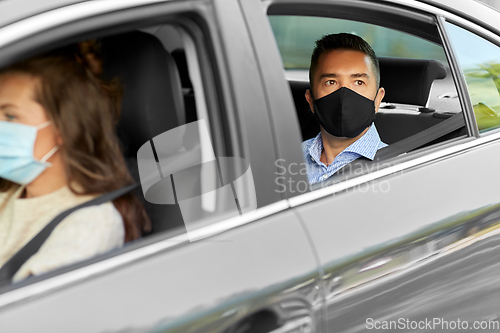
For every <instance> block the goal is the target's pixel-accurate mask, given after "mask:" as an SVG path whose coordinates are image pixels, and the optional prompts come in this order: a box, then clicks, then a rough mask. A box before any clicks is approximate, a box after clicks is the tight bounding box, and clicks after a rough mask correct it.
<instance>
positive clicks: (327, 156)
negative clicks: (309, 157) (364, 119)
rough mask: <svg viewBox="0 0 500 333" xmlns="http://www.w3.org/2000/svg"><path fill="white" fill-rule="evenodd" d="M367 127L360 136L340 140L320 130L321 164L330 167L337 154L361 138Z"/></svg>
mask: <svg viewBox="0 0 500 333" xmlns="http://www.w3.org/2000/svg"><path fill="white" fill-rule="evenodd" d="M369 128H370V127H367V128H366V129H365V130H364V131H363V132H361V134H359V135H358V136H356V137H354V138H340V137H336V136H333V135H331V134H330V133H328V132H327V131H325V130H324V129H323V128H321V139H322V141H323V151H322V152H321V162H322V163H324V164H325V165H330V164H332V163H333V160H335V157H337V155H338V154H340V153H341V152H342V151H344V149H346V148H347V147H349V146H350V145H352V144H353V143H354V142H356V140H358V139H359V138H361V137H362V136H363V135H364V134H365V133H366V132H367V131H368V129H369Z"/></svg>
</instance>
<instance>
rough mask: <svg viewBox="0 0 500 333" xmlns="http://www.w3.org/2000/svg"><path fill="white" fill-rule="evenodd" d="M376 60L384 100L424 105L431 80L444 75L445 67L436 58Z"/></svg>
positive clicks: (384, 58)
mask: <svg viewBox="0 0 500 333" xmlns="http://www.w3.org/2000/svg"><path fill="white" fill-rule="evenodd" d="M378 61H379V64H380V86H381V87H383V88H384V89H385V97H384V102H391V103H401V104H412V105H420V106H425V105H426V103H427V99H428V98H429V92H430V90H431V86H432V82H434V80H437V79H444V78H445V77H446V69H445V68H444V66H443V64H441V63H440V62H439V61H436V60H424V59H402V58H389V57H379V58H378Z"/></svg>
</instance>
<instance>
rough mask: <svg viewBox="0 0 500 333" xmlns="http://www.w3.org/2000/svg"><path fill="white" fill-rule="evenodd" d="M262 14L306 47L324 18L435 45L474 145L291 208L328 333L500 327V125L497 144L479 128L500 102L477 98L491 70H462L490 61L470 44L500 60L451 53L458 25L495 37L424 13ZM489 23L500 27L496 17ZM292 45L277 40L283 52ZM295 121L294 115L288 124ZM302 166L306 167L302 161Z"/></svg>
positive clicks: (344, 7) (424, 155) (287, 10)
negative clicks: (317, 282) (302, 229)
mask: <svg viewBox="0 0 500 333" xmlns="http://www.w3.org/2000/svg"><path fill="white" fill-rule="evenodd" d="M467 6H468V5H467ZM472 6H474V5H472ZM463 7H464V8H466V5H465V4H464V6H463ZM264 8H265V10H266V11H267V13H268V15H277V16H281V17H283V16H284V15H290V16H292V17H294V16H295V17H296V18H297V19H296V20H295V21H293V24H290V26H293V27H294V28H295V27H298V28H297V35H299V34H300V35H299V36H305V35H307V33H306V31H307V29H308V27H310V29H311V30H312V29H313V28H316V27H318V26H319V25H320V23H318V22H317V21H319V19H318V18H337V19H341V20H345V24H349V22H352V21H356V22H365V23H368V24H374V25H376V26H385V27H389V28H391V29H394V30H398V31H401V32H409V33H411V34H413V35H415V36H419V37H421V38H423V39H427V40H432V41H433V43H435V44H437V45H441V47H442V50H443V52H445V54H446V59H447V60H446V59H445V60H444V61H448V65H447V66H449V70H450V72H449V75H450V76H451V78H452V79H453V81H452V82H453V85H454V87H455V89H456V93H457V94H458V97H457V102H459V103H457V104H455V106H454V107H457V106H458V108H459V109H458V110H457V111H462V112H464V121H465V124H466V128H467V134H466V135H464V136H459V137H456V138H454V139H446V140H443V141H442V142H441V143H439V144H437V145H430V146H428V147H427V148H422V149H418V150H415V151H414V152H410V153H407V154H404V155H402V156H399V157H397V158H394V159H391V160H388V161H386V162H385V163H379V164H372V165H371V167H368V169H365V170H364V171H363V172H360V173H357V174H349V173H347V175H346V177H344V178H343V181H341V182H337V183H336V184H334V185H331V183H327V182H325V184H323V185H320V186H316V187H313V191H308V189H304V190H303V191H302V194H300V195H297V196H295V197H293V198H291V199H290V200H289V202H290V205H291V206H292V207H294V208H295V210H296V211H297V213H298V214H299V216H300V218H301V220H302V221H303V222H304V224H305V225H306V227H307V230H308V232H309V233H310V236H311V239H312V241H313V243H314V245H315V249H316V251H317V255H318V257H319V261H320V263H321V265H322V269H323V283H324V288H325V297H326V304H325V307H326V314H325V316H326V317H325V318H326V320H327V327H326V331H328V332H358V331H364V330H366V329H381V330H390V329H395V330H419V331H424V330H429V331H430V330H432V329H444V330H453V329H469V330H472V329H479V328H485V327H488V328H489V329H492V328H494V327H498V326H495V325H498V324H499V323H498V316H499V313H498V310H496V309H497V308H498V307H499V303H498V298H496V297H495V295H496V294H497V293H498V291H499V289H498V285H499V284H498V276H499V274H498V273H499V266H498V264H497V262H496V260H495V259H494V258H495V257H496V255H497V251H498V250H497V248H498V242H499V238H498V236H496V234H497V223H498V219H497V218H496V216H497V215H498V208H499V207H500V206H499V204H500V196H499V194H498V191H497V186H498V184H497V181H496V179H492V178H490V177H489V176H488V175H491V170H492V169H496V168H498V167H499V160H498V158H497V153H496V151H498V149H499V141H498V136H497V133H498V132H496V126H497V125H496V123H495V121H494V120H493V121H492V122H490V123H487V125H486V126H487V128H488V129H489V130H490V131H489V132H488V133H491V132H493V133H492V134H490V135H486V134H481V135H479V134H478V129H477V124H479V123H480V121H479V120H478V119H477V115H478V112H479V111H478V110H477V109H478V107H477V105H478V104H479V103H480V102H481V103H483V104H486V102H485V101H486V100H488V98H489V99H497V98H498V91H497V89H496V86H495V82H496V81H495V80H496V78H494V80H490V81H488V82H485V83H481V81H480V82H479V83H476V86H475V87H474V88H475V89H476V90H475V92H473V91H472V89H471V84H474V83H472V82H473V80H474V78H479V80H481V79H482V80H483V81H486V80H487V79H488V73H490V72H491V71H488V70H485V69H484V68H483V71H482V72H479V73H476V77H474V78H473V76H472V75H471V73H472V70H473V69H469V72H467V71H466V70H465V69H464V68H462V69H460V64H461V63H462V61H465V60H463V59H465V58H466V57H468V60H467V61H469V63H470V61H471V55H470V54H474V52H481V51H480V50H481V49H478V48H477V47H478V46H476V47H474V48H472V47H471V45H482V47H483V49H484V50H489V52H491V50H492V49H494V50H495V52H498V51H497V48H498V47H497V46H496V45H495V46H492V45H489V46H488V45H485V44H486V42H477V44H471V43H463V38H462V39H461V41H462V43H461V44H460V46H462V47H463V50H462V52H464V50H465V49H468V50H469V55H467V54H463V53H462V59H461V54H460V51H459V50H458V49H454V48H453V46H454V45H455V46H456V44H457V43H458V42H457V41H456V40H455V39H460V33H462V32H460V31H459V32H457V29H462V28H460V27H459V28H456V27H453V26H452V25H453V24H455V25H456V24H459V25H460V26H461V27H464V25H466V27H467V28H466V29H473V31H475V32H473V33H476V34H480V36H482V38H486V39H488V43H490V44H491V43H492V42H493V43H494V44H497V43H498V42H497V41H498V36H496V35H493V34H491V33H488V32H486V31H485V29H483V28H480V27H478V26H476V25H473V24H472V25H470V23H466V20H465V19H463V18H461V17H459V16H457V15H454V14H451V13H449V12H447V11H445V10H442V9H439V8H435V7H432V6H429V5H425V4H422V3H416V2H415V3H413V2H412V3H411V4H410V3H409V2H404V1H391V2H385V3H380V2H366V1H336V2H326V1H324V2H323V1H315V2H307V3H306V2H301V1H296V2H293V3H289V2H286V1H283V2H282V1H269V2H266V3H265V4H264ZM476 10H477V9H476ZM456 12H457V11H456ZM488 15H491V16H495V17H497V20H498V13H493V11H492V12H491V13H489V14H488ZM299 16H300V17H306V19H309V20H310V21H308V22H309V26H305V25H300V22H301V21H300V20H299V18H298V17H299ZM464 16H465V14H464ZM491 16H490V19H491ZM306 19H304V21H305V20H306ZM314 20H316V23H314V22H315V21H314ZM324 20H326V19H324ZM451 22H453V23H451ZM271 23H273V22H271ZM417 27H418V28H417ZM339 29H340V28H339ZM345 29H352V25H347V28H345ZM475 29H477V30H475ZM417 30H418V31H417ZM341 31H342V30H340V31H339V32H341ZM351 31H352V30H347V31H345V32H351ZM332 32H333V31H332ZM355 32H357V33H359V32H358V31H355ZM326 33H328V32H326ZM465 33H467V32H465ZM462 34H463V33H462ZM388 35H389V34H388ZM432 35H434V37H432ZM283 36H284V35H283ZM283 36H282V35H276V36H275V37H276V38H277V44H278V46H280V47H282V46H283V44H282V43H285V42H284V40H283V39H280V37H283ZM286 36H287V37H288V38H294V37H292V36H291V35H286ZM319 37H321V36H318V38H319ZM297 38H298V37H297ZM365 38H366V37H365ZM479 38H480V37H474V38H473V39H479ZM313 41H314V40H310V41H309V42H308V43H309V45H313ZM286 42H288V41H286ZM304 43H305V42H304ZM311 48H312V46H311ZM282 55H283V52H282ZM294 55H295V56H296V57H298V56H297V53H295V54H292V55H290V57H292V56H294ZM410 57H411V55H410ZM290 59H291V58H290ZM494 59H496V58H494ZM283 62H284V63H285V67H286V64H287V63H286V62H285V61H283ZM445 66H446V65H445ZM477 66H478V65H477V64H476V72H478V71H479V68H478V67H477ZM495 66H496V65H495ZM462 70H464V72H462ZM464 73H465V78H466V79H468V81H467V85H466V83H465V80H464ZM467 74H469V76H468V75H467ZM490 74H491V73H490ZM287 75H290V76H291V74H290V73H287ZM381 75H382V76H383V75H384V74H383V72H382V73H381ZM495 75H496V74H495ZM476 81H477V79H476ZM481 84H483V85H488V88H489V89H490V90H489V91H493V95H492V96H489V97H488V96H487V98H486V99H485V98H483V99H481V100H478V99H476V100H475V96H477V94H478V89H479V87H478V86H479V85H481ZM292 88H293V87H292ZM402 88H403V87H402ZM474 88H473V89H474ZM483 93H484V94H486V93H485V92H484V91H483ZM443 96H444V95H443ZM447 96H451V94H450V95H447ZM482 97H484V96H482ZM444 98H449V97H444ZM471 99H472V103H473V104H475V105H476V106H475V109H476V112H475V113H474V108H473V106H472V104H471ZM296 105H297V102H296ZM496 105H498V104H496V103H495V104H490V106H489V108H490V109H491V108H492V109H493V111H491V110H487V113H486V114H487V115H488V114H490V115H491V116H492V117H496V111H494V109H495V108H494V106H496ZM296 112H297V113H298V112H299V111H298V110H297V111H296ZM379 112H380V111H379ZM436 112H437V111H436ZM488 112H489V113H488ZM284 113H285V111H282V113H281V116H283V115H284ZM276 114H277V113H276ZM294 116H295V115H294V114H293V110H292V112H289V113H288V117H294ZM276 117H278V116H277V115H276ZM299 117H300V116H299ZM276 123H279V121H277V122H276ZM484 124H485V123H482V124H480V128H481V126H483V125H484ZM484 131H486V130H484ZM293 162H295V163H303V159H301V160H297V161H293ZM288 163H290V162H288ZM489 170H490V171H489Z"/></svg>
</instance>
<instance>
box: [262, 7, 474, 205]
mask: <svg viewBox="0 0 500 333" xmlns="http://www.w3.org/2000/svg"><path fill="white" fill-rule="evenodd" d="M338 4H340V5H341V6H344V7H345V8H351V10H353V9H356V10H362V13H361V14H359V15H358V17H357V19H354V20H355V21H361V22H366V23H371V24H376V25H380V26H384V27H388V28H391V29H396V30H398V31H403V32H407V33H410V34H414V35H416V36H417V37H420V38H424V39H427V40H429V39H428V38H425V35H424V36H423V35H422V34H419V33H418V29H414V30H413V33H412V32H409V31H405V29H397V27H395V26H394V25H391V24H390V22H387V21H385V24H383V22H384V21H383V20H382V19H381V18H380V17H376V18H372V19H371V20H360V19H359V16H360V15H366V13H369V12H371V13H373V10H375V11H378V12H381V11H382V12H384V11H385V12H391V11H392V13H394V15H398V14H399V13H403V14H404V16H405V17H406V18H410V20H409V21H414V22H415V21H419V22H424V23H427V24H433V25H434V27H435V29H436V32H437V33H438V36H439V39H440V42H441V43H439V44H440V45H442V47H443V49H444V52H445V54H446V56H447V59H448V62H449V64H450V71H451V73H452V75H453V80H454V83H455V87H456V89H457V92H458V96H459V100H460V105H461V107H462V112H463V114H464V118H465V126H466V129H467V136H466V137H463V136H462V137H458V138H456V139H452V140H447V141H444V142H442V143H440V144H437V145H432V146H429V147H424V148H421V149H418V150H417V151H416V152H411V153H409V154H404V155H402V156H401V157H394V158H390V159H388V160H384V161H382V162H381V163H373V164H371V165H370V168H369V169H370V170H375V171H368V172H366V171H362V172H361V173H357V174H355V175H354V176H353V175H351V174H349V175H347V177H343V178H339V179H336V180H335V182H333V183H332V182H331V181H330V182H329V180H326V181H324V182H321V183H319V184H321V185H320V186H317V187H313V190H314V191H312V192H308V193H305V194H302V195H300V196H297V197H294V198H291V199H289V202H290V205H291V207H296V206H300V205H302V204H305V203H307V202H311V201H315V200H317V199H320V198H323V197H325V196H327V195H332V194H335V193H339V192H342V191H345V190H348V189H349V188H353V187H355V186H359V185H360V184H363V183H367V182H370V181H374V180H376V179H379V178H382V177H387V176H390V177H393V176H395V175H396V174H398V173H401V172H404V171H405V170H408V169H412V168H415V167H420V166H423V165H425V164H428V163H435V162H438V161H439V160H441V159H443V158H448V157H449V156H452V155H455V154H459V153H461V152H464V151H467V150H469V149H470V148H471V147H472V146H473V145H474V144H475V145H481V144H483V142H477V141H475V142H474V143H472V145H471V141H474V139H476V138H477V137H478V136H477V135H476V132H477V126H476V124H475V121H473V120H475V119H474V118H473V111H472V104H471V103H470V100H469V95H468V93H464V91H463V87H464V84H465V81H464V78H463V77H462V76H460V72H457V70H456V66H455V65H456V58H455V56H454V54H453V52H452V51H451V46H450V45H449V43H447V40H446V39H445V38H446V37H447V36H446V34H445V32H444V30H443V27H442V26H441V23H440V20H441V19H442V18H443V17H447V18H448V17H455V15H454V14H451V13H448V12H445V11H443V10H441V9H439V8H436V7H434V6H431V5H428V4H423V3H417V4H414V3H413V2H412V3H409V1H401V2H399V1H398V3H393V2H389V3H370V2H365V1H358V0H353V1H345V0H341V1H339V2H335V3H328V2H326V1H322V0H314V1H310V2H306V1H289V0H266V1H264V3H263V6H264V9H265V12H266V13H267V14H268V15H270V14H273V15H280V14H282V15H306V16H315V15H314V14H315V13H316V16H321V17H333V18H340V19H352V15H351V17H349V15H348V14H349V13H347V15H346V14H345V13H344V15H336V11H335V10H333V9H334V8H336V6H337V5H338ZM276 48H277V46H276ZM457 73H458V74H457ZM301 162H303V161H301Z"/></svg>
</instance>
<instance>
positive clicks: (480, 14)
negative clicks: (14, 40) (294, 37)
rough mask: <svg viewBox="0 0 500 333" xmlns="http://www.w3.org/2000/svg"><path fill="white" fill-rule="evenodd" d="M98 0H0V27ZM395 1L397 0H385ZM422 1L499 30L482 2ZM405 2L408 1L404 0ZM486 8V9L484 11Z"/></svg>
mask: <svg viewBox="0 0 500 333" xmlns="http://www.w3.org/2000/svg"><path fill="white" fill-rule="evenodd" d="M89 1H99V0H44V1H40V0H0V13H9V14H8V15H0V27H3V26H6V25H8V24H11V23H14V22H16V21H19V20H22V19H24V18H27V17H30V16H33V15H36V14H40V13H43V12H46V11H50V10H52V9H56V8H60V7H65V6H69V5H72V4H76V3H81V2H89ZM385 1H387V2H392V3H397V2H399V1H398V0H385ZM417 1H419V2H422V3H426V4H430V5H432V6H435V7H438V8H441V9H443V10H446V11H449V12H452V13H454V14H456V15H459V16H462V17H464V18H467V19H468V20H470V21H473V22H475V23H477V24H480V25H483V26H484V25H487V26H490V27H493V28H494V29H495V30H497V31H500V24H499V23H498V22H499V19H500V12H498V11H496V10H495V9H492V8H491V7H489V6H486V5H484V4H482V3H479V2H476V1H471V0H417ZM404 2H405V4H407V3H408V2H406V1H404ZM485 10H486V11H485Z"/></svg>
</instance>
